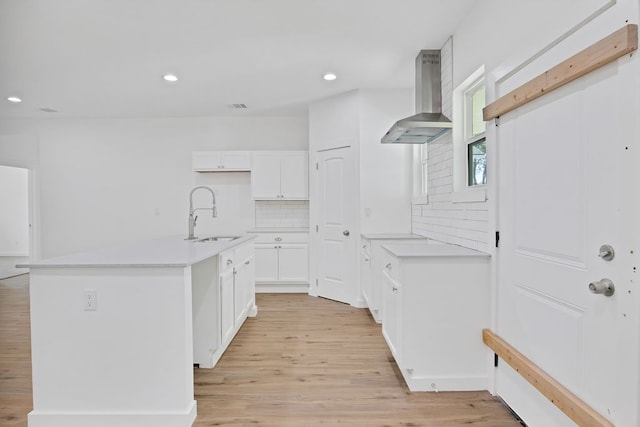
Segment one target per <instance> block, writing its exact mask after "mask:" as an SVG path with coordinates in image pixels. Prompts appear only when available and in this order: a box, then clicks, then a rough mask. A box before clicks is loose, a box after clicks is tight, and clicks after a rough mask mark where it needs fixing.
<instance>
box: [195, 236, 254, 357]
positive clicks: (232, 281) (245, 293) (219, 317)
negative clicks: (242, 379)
mask: <svg viewBox="0 0 640 427" xmlns="http://www.w3.org/2000/svg"><path fill="white" fill-rule="evenodd" d="M193 244H201V243H193ZM203 244H207V243H203ZM208 263H209V261H206V262H203V263H200V264H202V265H199V264H198V265H197V268H196V269H194V271H193V274H194V277H195V280H196V282H202V283H204V285H197V286H196V287H195V291H194V298H195V299H196V301H195V302H194V305H195V306H196V307H197V306H199V305H200V301H204V300H207V299H211V300H212V302H213V304H214V305H215V306H216V308H217V313H209V312H205V313H202V312H200V310H197V311H198V314H197V319H198V321H197V322H196V324H197V328H198V329H199V330H202V331H203V332H206V333H214V334H215V336H214V337H211V339H208V340H206V341H205V340H203V343H202V345H197V346H196V348H194V363H197V364H198V365H199V366H200V367H202V368H212V367H214V366H215V364H216V363H217V362H218V360H219V359H220V357H221V356H222V354H223V353H224V351H225V350H226V349H227V347H228V346H229V344H230V343H231V340H233V337H234V336H235V335H236V334H237V333H238V331H239V330H240V327H241V326H242V324H243V323H244V321H245V320H246V318H247V317H249V316H251V317H253V316H255V315H256V314H257V307H256V305H255V274H254V271H255V265H254V247H253V241H252V240H247V241H246V242H244V243H242V244H240V245H238V246H235V247H233V248H230V249H228V250H225V251H223V252H221V253H220V254H218V256H217V260H216V262H215V264H214V265H213V266H208ZM212 274H213V275H216V277H217V284H218V290H217V292H209V289H210V288H209V287H208V286H206V283H208V281H209V279H207V276H211V275H212ZM208 311H211V310H208ZM212 324H215V325H217V326H216V328H211V327H210V326H209V325H212Z"/></svg>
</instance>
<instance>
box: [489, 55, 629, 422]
mask: <svg viewBox="0 0 640 427" xmlns="http://www.w3.org/2000/svg"><path fill="white" fill-rule="evenodd" d="M625 66H627V67H628V64H625V62H624V61H622V60H621V61H620V63H618V62H616V63H612V64H610V65H608V66H606V67H604V68H601V69H599V70H597V71H595V72H593V73H591V74H589V75H587V76H585V77H583V78H581V79H579V80H577V81H574V82H573V83H570V84H569V85H567V86H564V87H563V88H561V89H558V90H557V91H554V92H552V93H550V94H547V95H545V96H544V97H542V98H540V99H538V100H536V101H533V102H532V103H530V104H527V105H525V106H524V107H521V108H520V109H518V110H515V111H513V112H511V113H508V114H506V115H505V116H503V117H502V118H501V119H500V124H499V126H498V127H497V129H496V139H497V149H498V152H499V159H498V175H499V186H498V193H499V199H500V203H499V209H498V217H499V229H500V248H499V249H498V250H497V255H498V275H499V279H498V305H497V307H498V313H497V331H498V334H499V335H501V336H502V337H503V338H504V339H505V340H506V341H508V342H509V343H510V344H512V345H513V346H514V347H515V348H517V349H518V350H519V351H520V352H522V353H523V354H524V355H525V356H527V357H528V358H529V359H531V360H532V361H533V362H534V363H536V364H537V365H538V366H540V367H541V368H542V369H543V370H544V371H546V372H547V373H548V374H550V375H551V376H552V377H554V378H555V379H556V380H558V381H559V382H560V383H562V384H563V385H564V386H565V387H567V388H568V389H569V390H571V391H572V392H573V393H575V394H576V395H578V396H579V397H580V398H582V399H583V400H584V401H586V402H587V403H588V404H589V405H590V406H592V407H593V408H594V409H596V410H597V411H598V412H600V413H601V414H602V415H603V416H605V417H606V418H608V419H610V420H611V421H612V422H613V423H614V424H615V425H620V426H623V425H625V426H626V425H629V426H630V425H638V424H637V422H638V420H637V413H638V404H637V399H638V396H637V393H638V391H637V360H635V359H636V358H637V351H636V343H637V341H638V326H637V321H636V323H635V326H633V325H634V323H629V321H628V316H632V317H634V318H636V317H637V315H638V308H637V307H635V308H632V309H630V310H631V311H629V310H627V309H626V308H625V309H623V307H624V304H625V298H629V294H630V293H631V291H630V287H629V286H630V280H629V277H630V276H628V274H627V273H626V271H625V270H626V267H625V266H626V265H628V264H627V263H628V262H629V257H630V255H629V249H628V248H630V247H632V246H631V245H632V243H631V240H630V239H631V238H630V237H629V233H628V230H629V228H628V226H629V225H630V224H629V223H628V222H627V223H625V218H627V217H629V215H628V212H627V213H625V212H624V209H625V208H624V207H625V206H627V205H626V204H625V199H624V198H625V197H628V196H629V194H630V193H629V192H625V189H628V188H630V187H629V186H630V185H633V184H630V178H631V176H632V175H631V172H630V169H629V168H628V167H626V166H625V161H626V160H625V156H626V155H628V150H627V149H626V148H625V147H628V145H629V144H630V140H631V139H632V137H633V127H632V126H633V125H632V123H631V121H630V120H625V117H626V116H628V111H633V108H632V107H633V101H632V99H631V96H632V95H629V94H628V93H629V91H628V90H626V89H625V88H628V87H630V86H632V85H637V77H635V78H634V77H633V76H632V74H631V73H630V72H629V71H630V70H625V68H624V67H625ZM634 81H635V82H634ZM636 111H637V110H636ZM635 185H637V183H636V184H635ZM603 244H609V245H612V246H613V248H614V249H615V251H616V255H615V258H614V259H613V260H611V261H606V260H603V259H602V258H601V257H599V256H598V255H599V251H600V246H601V245H603ZM631 252H633V251H631ZM603 278H607V279H610V280H612V281H613V283H614V284H615V287H616V290H615V294H614V295H613V296H610V297H607V296H604V295H596V294H593V293H591V292H590V290H589V287H588V285H589V283H590V282H595V281H599V280H600V279H603ZM496 391H497V393H498V394H499V395H500V396H501V397H502V398H503V399H504V400H505V401H506V402H507V403H508V404H509V405H510V406H511V407H512V408H513V409H514V410H515V411H516V412H517V413H518V414H519V415H520V416H521V417H522V418H523V419H524V421H525V422H526V423H527V424H528V425H529V426H532V427H535V426H555V427H561V426H573V425H575V424H574V423H573V422H572V421H571V420H570V419H569V418H568V417H567V416H566V415H564V414H563V413H562V412H560V411H559V410H558V409H557V408H556V407H555V406H554V405H553V404H551V403H550V402H549V401H548V400H547V399H546V398H544V397H543V396H542V395H541V394H540V393H539V392H538V391H536V390H535V389H534V388H533V387H532V386H531V385H529V384H528V383H527V382H525V381H524V380H523V379H522V378H521V377H520V376H519V375H518V374H517V373H516V372H515V371H513V370H512V369H511V368H510V367H509V366H508V365H507V364H506V363H504V362H501V363H500V364H499V367H498V371H497V377H496Z"/></svg>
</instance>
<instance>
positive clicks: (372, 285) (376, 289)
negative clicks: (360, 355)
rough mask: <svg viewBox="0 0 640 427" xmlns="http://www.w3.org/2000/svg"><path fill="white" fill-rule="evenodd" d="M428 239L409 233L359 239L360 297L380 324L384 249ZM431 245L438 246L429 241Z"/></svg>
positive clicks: (379, 234) (373, 235)
mask: <svg viewBox="0 0 640 427" xmlns="http://www.w3.org/2000/svg"><path fill="white" fill-rule="evenodd" d="M427 240H428V239H426V238H424V237H421V236H417V235H415V234H410V233H366V234H364V233H363V234H362V236H361V238H360V247H361V251H360V280H361V283H362V295H363V297H364V300H365V301H366V302H367V307H368V308H369V312H370V313H371V316H372V317H373V319H374V320H375V321H376V322H377V323H382V269H383V267H384V263H383V261H384V249H382V246H383V245H385V244H389V243H412V244H413V243H416V244H420V243H421V242H426V241H427ZM429 242H430V243H432V244H439V243H440V242H436V241H435V240H429Z"/></svg>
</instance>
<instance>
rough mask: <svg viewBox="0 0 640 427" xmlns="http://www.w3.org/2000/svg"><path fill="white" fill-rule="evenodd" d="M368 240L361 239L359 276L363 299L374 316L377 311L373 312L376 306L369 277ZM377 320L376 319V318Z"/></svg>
mask: <svg viewBox="0 0 640 427" xmlns="http://www.w3.org/2000/svg"><path fill="white" fill-rule="evenodd" d="M368 245H369V243H368V241H367V242H366V243H365V242H364V241H363V244H362V246H363V247H362V251H361V252H360V278H361V280H362V293H363V294H364V299H365V300H366V301H367V305H368V306H369V310H370V311H371V314H372V315H373V316H374V318H376V315H377V313H374V311H375V310H377V308H378V307H376V306H375V305H374V303H373V282H372V277H371V255H369V253H368V252H367V251H368V250H370V249H368ZM376 320H377V319H376Z"/></svg>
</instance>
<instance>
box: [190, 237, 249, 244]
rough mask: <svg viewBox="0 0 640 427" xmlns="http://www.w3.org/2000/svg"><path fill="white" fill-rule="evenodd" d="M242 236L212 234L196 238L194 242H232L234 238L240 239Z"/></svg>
mask: <svg viewBox="0 0 640 427" xmlns="http://www.w3.org/2000/svg"><path fill="white" fill-rule="evenodd" d="M240 237H241V236H212V237H205V238H203V239H196V240H194V242H196V243H206V242H230V241H232V240H236V239H239V238H240Z"/></svg>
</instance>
